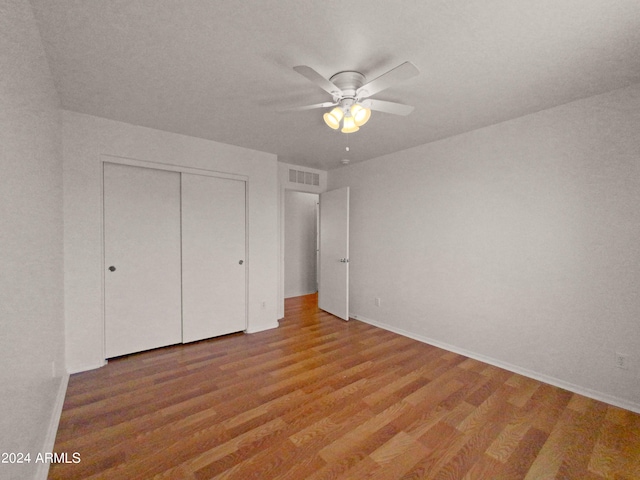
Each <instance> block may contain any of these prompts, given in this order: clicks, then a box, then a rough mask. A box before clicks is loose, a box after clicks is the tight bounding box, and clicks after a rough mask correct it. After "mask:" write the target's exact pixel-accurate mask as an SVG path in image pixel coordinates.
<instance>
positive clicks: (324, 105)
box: [279, 102, 338, 112]
mask: <svg viewBox="0 0 640 480" xmlns="http://www.w3.org/2000/svg"><path fill="white" fill-rule="evenodd" d="M336 105H338V104H337V103H335V102H324V103H314V104H313V105H303V106H301V107H289V108H283V109H282V110H279V111H280V112H302V111H304V110H313V109H314V108H328V107H335V106H336Z"/></svg>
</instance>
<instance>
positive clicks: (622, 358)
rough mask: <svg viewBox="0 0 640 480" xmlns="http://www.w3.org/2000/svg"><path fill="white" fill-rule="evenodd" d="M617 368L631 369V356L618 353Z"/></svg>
mask: <svg viewBox="0 0 640 480" xmlns="http://www.w3.org/2000/svg"><path fill="white" fill-rule="evenodd" d="M616 367H618V368H621V369H623V370H627V369H628V368H629V356H628V355H625V354H624V353H618V352H616Z"/></svg>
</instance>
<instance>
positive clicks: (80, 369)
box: [67, 359, 109, 375]
mask: <svg viewBox="0 0 640 480" xmlns="http://www.w3.org/2000/svg"><path fill="white" fill-rule="evenodd" d="M107 363H109V362H108V361H107V360H106V359H104V360H102V363H101V364H99V365H95V364H92V365H82V366H75V367H70V366H69V365H67V372H68V373H69V375H73V374H74V373H81V372H88V371H89V370H96V369H97V368H102V367H104V366H105V365H106V364H107Z"/></svg>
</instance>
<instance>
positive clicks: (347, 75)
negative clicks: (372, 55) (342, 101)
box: [330, 71, 366, 98]
mask: <svg viewBox="0 0 640 480" xmlns="http://www.w3.org/2000/svg"><path fill="white" fill-rule="evenodd" d="M330 80H331V83H333V84H334V85H335V86H336V87H338V88H339V89H340V90H342V93H343V95H342V98H345V97H347V98H355V96H356V90H358V89H359V88H360V87H361V86H363V85H364V83H365V80H366V78H365V76H364V75H363V74H361V73H360V72H352V71H346V72H338V73H336V74H335V75H334V76H333V77H331V78H330Z"/></svg>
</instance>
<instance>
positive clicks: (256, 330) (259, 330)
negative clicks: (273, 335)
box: [245, 321, 280, 333]
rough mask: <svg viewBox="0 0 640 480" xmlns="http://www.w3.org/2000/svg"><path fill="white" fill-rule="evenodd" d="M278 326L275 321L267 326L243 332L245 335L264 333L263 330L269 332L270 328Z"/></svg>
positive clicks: (250, 328)
mask: <svg viewBox="0 0 640 480" xmlns="http://www.w3.org/2000/svg"><path fill="white" fill-rule="evenodd" d="M279 326H280V324H279V323H278V322H277V321H275V322H273V323H269V324H267V325H260V326H259V327H249V328H247V329H246V330H245V332H246V333H258V332H264V331H265V330H271V329H272V328H278V327H279Z"/></svg>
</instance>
